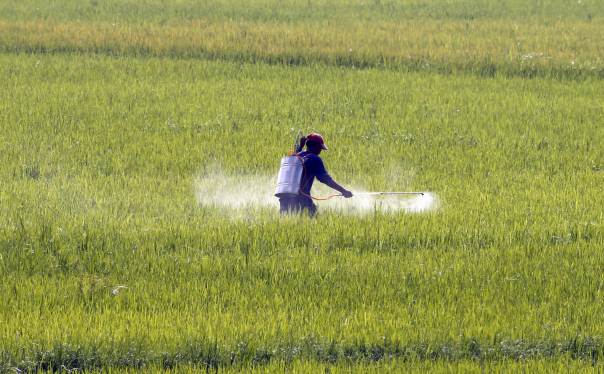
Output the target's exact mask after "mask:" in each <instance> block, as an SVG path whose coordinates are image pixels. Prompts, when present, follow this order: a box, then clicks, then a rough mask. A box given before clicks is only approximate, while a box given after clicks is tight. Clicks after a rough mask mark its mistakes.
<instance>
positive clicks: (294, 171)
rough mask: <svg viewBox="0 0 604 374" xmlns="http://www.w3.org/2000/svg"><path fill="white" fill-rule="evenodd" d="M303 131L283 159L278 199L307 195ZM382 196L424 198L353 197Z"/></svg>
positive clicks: (329, 197)
mask: <svg viewBox="0 0 604 374" xmlns="http://www.w3.org/2000/svg"><path fill="white" fill-rule="evenodd" d="M301 138H302V131H299V132H298V135H297V136H296V140H295V142H294V147H293V150H292V151H290V152H289V154H288V155H287V156H284V157H283V158H282V159H281V167H280V168H279V174H278V176H277V188H276V189H275V196H276V197H279V198H281V197H295V196H299V195H305V196H306V194H305V193H303V192H302V191H301V181H302V176H303V175H304V160H303V159H302V157H300V156H298V153H299V152H301V151H302V148H303V144H301V143H300V139H301ZM380 195H419V196H423V195H424V192H403V191H379V192H354V193H353V196H380ZM340 196H343V195H342V194H340V193H338V194H333V195H329V196H324V197H316V196H310V195H308V196H307V197H310V198H312V199H313V200H329V199H331V198H334V197H340Z"/></svg>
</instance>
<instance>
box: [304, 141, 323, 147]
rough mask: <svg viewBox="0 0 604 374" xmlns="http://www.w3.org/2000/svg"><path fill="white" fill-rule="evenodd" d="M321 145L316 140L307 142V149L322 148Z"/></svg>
mask: <svg viewBox="0 0 604 374" xmlns="http://www.w3.org/2000/svg"><path fill="white" fill-rule="evenodd" d="M320 146H321V144H319V143H317V142H316V141H314V140H307V141H306V148H315V147H320Z"/></svg>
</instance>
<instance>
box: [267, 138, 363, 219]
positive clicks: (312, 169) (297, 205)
mask: <svg viewBox="0 0 604 374" xmlns="http://www.w3.org/2000/svg"><path fill="white" fill-rule="evenodd" d="M305 145H306V151H302V149H303V148H304V146H305ZM324 149H325V150H327V146H326V145H325V141H324V140H323V137H322V136H321V135H319V134H317V133H310V134H308V136H306V137H302V138H301V139H300V147H299V149H297V150H296V151H298V153H297V155H298V156H299V157H300V158H302V163H303V165H304V172H303V173H302V180H301V181H300V194H299V195H297V196H283V197H280V198H279V204H280V205H281V213H290V212H300V211H302V210H308V214H309V215H310V216H311V217H313V216H314V215H315V214H316V213H317V206H316V205H315V204H313V202H312V198H311V196H310V189H311V187H312V184H313V182H314V180H315V177H316V178H317V179H318V180H319V182H321V183H323V184H326V185H327V186H329V187H331V188H333V189H334V190H336V191H339V192H340V193H341V194H342V195H343V196H344V197H346V198H349V197H352V192H350V191H348V190H347V189H345V188H344V187H342V186H340V185H339V184H338V183H336V181H334V180H333V179H332V178H331V177H330V176H329V174H328V173H327V170H325V166H324V165H323V160H321V157H319V154H321V151H322V150H324Z"/></svg>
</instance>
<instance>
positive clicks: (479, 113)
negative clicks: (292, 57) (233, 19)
mask: <svg viewBox="0 0 604 374" xmlns="http://www.w3.org/2000/svg"><path fill="white" fill-rule="evenodd" d="M0 62H1V63H0V66H1V68H0V69H1V70H0V75H1V76H2V77H3V79H2V80H1V83H0V85H1V89H0V95H1V100H0V103H2V104H0V105H1V108H0V109H1V110H0V129H1V130H2V133H3V134H4V136H3V141H2V143H0V152H2V155H3V158H4V162H3V163H2V165H1V166H0V186H1V188H0V201H1V202H2V203H1V204H0V218H1V222H2V225H1V226H0V273H2V274H3V281H2V283H1V284H0V294H1V295H2V300H3V303H2V305H0V323H1V325H2V326H3V329H2V330H1V331H0V352H2V353H0V359H1V360H2V364H1V365H3V366H2V367H4V368H8V367H20V368H22V369H27V368H29V369H34V368H41V369H57V370H58V369H60V368H61V366H65V367H67V368H74V367H78V368H95V367H106V366H114V367H122V368H125V367H134V368H135V367H141V366H147V365H151V366H158V367H166V368H168V367H173V366H178V365H180V364H186V365H199V366H201V367H204V368H205V367H210V368H213V367H218V366H219V367H225V366H233V365H234V366H235V367H236V366H237V365H239V364H241V365H244V366H245V365H264V364H267V363H270V362H273V364H274V363H275V362H281V363H284V362H285V363H286V362H300V360H309V361H311V362H315V363H316V364H317V365H324V364H327V363H330V362H339V363H342V362H353V363H354V362H356V363H360V362H372V361H378V362H381V361H383V360H385V359H386V358H388V357H392V358H399V359H401V360H411V361H414V362H415V361H418V360H419V361H420V362H421V361H423V360H437V361H439V362H443V361H452V362H463V361H464V360H472V359H476V360H487V361H489V360H492V361H504V360H509V359H512V360H520V359H522V358H531V359H553V360H561V359H562V358H563V357H571V358H572V359H580V360H584V361H586V362H594V363H598V362H599V358H600V354H601V352H602V343H601V340H600V339H601V337H602V335H603V330H602V326H601V324H600V323H599V319H600V318H599V316H601V315H602V313H603V312H604V310H603V305H602V303H601V302H600V301H599V300H600V297H599V295H600V292H601V288H602V280H601V275H600V268H601V265H602V263H603V260H604V259H603V256H602V253H601V251H600V250H599V248H600V247H601V245H602V242H603V235H602V233H603V231H602V211H601V209H600V207H601V206H602V203H603V202H604V201H603V200H604V199H603V197H604V196H603V195H602V192H601V188H600V184H601V183H600V179H601V170H602V167H601V163H602V156H603V154H602V149H604V148H603V147H602V144H601V142H602V139H603V137H602V135H603V134H602V131H603V129H602V127H601V126H599V121H600V118H601V117H602V110H603V108H602V106H601V92H600V91H601V90H600V86H601V84H600V81H599V80H589V79H588V80H586V81H584V82H582V83H578V82H559V81H556V80H550V79H534V80H523V79H504V78H503V77H496V78H494V79H480V78H478V77H472V76H439V75H431V74H427V73H415V74H408V73H402V72H393V71H381V70H373V69H369V70H364V71H355V70H347V69H340V68H335V67H321V66H314V67H298V68H291V67H290V68H286V67H276V66H270V65H264V64H255V65H246V64H238V63H218V62H204V61H198V60H173V59H157V58H132V57H129V58H124V59H116V58H109V57H103V56H98V55H97V56H94V55H93V56H83V55H79V54H68V55H64V56H63V55H62V56H47V55H21V54H4V55H1V56H0ZM298 127H303V128H305V129H308V130H310V129H313V130H317V131H320V132H322V133H323V134H324V135H325V136H326V138H327V141H328V143H329V145H330V148H331V149H330V151H328V152H327V153H326V154H325V155H324V159H325V162H326V164H327V166H328V168H329V170H330V171H331V172H332V174H333V175H334V177H336V178H337V179H338V180H340V181H342V182H343V183H345V184H356V185H362V186H364V187H366V188H367V189H394V188H396V189H399V188H400V189H406V188H409V189H414V190H432V191H435V192H436V193H437V194H438V195H439V196H440V198H441V200H442V208H441V210H439V211H437V212H433V213H429V214H423V215H405V214H402V215H401V214H395V215H392V214H383V213H380V212H379V211H376V212H375V213H372V214H369V215H365V216H341V215H337V214H334V213H329V212H325V211H323V212H322V214H321V215H320V216H319V218H318V219H317V220H314V221H313V220H308V219H305V218H291V219H283V218H279V217H278V215H277V214H276V212H274V211H271V210H270V209H253V208H252V209H248V210H243V211H238V212H234V211H229V210H224V209H222V208H221V207H220V206H200V205H199V204H198V203H197V201H196V199H195V189H194V183H195V180H196V179H197V178H198V176H199V175H200V174H203V173H204V170H207V169H208V168H212V170H215V169H216V167H219V169H220V170H222V172H223V173H224V174H225V175H233V176H237V175H274V173H275V172H276V167H277V164H278V160H279V157H280V156H281V155H282V154H284V153H285V152H286V150H287V147H288V144H289V143H290V141H291V135H292V132H291V130H290V129H291V128H298ZM250 188H254V186H250ZM241 193H245V191H241ZM351 203H352V202H351ZM119 286H125V288H123V287H119ZM557 362H558V361H557ZM320 363H322V364H320ZM438 365H440V364H438ZM460 365H461V364H460Z"/></svg>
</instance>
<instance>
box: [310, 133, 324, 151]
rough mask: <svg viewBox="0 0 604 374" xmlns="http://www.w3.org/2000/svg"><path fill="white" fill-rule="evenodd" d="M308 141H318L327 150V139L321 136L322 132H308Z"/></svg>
mask: <svg viewBox="0 0 604 374" xmlns="http://www.w3.org/2000/svg"><path fill="white" fill-rule="evenodd" d="M306 141H307V142H309V141H312V142H314V143H317V144H319V145H321V148H322V149H325V150H327V146H326V145H325V140H323V137H322V136H321V134H317V133H316V132H311V133H310V134H308V135H307V136H306Z"/></svg>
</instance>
